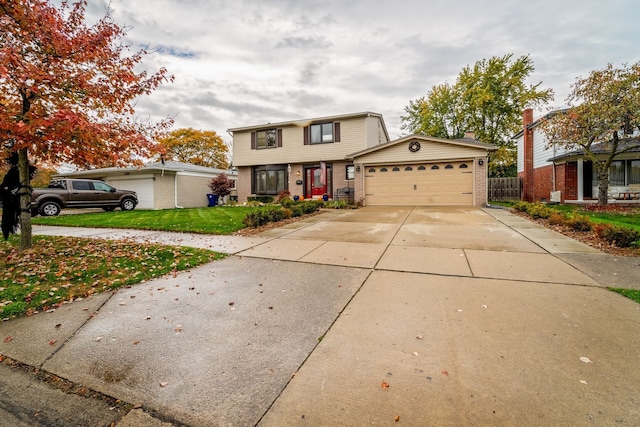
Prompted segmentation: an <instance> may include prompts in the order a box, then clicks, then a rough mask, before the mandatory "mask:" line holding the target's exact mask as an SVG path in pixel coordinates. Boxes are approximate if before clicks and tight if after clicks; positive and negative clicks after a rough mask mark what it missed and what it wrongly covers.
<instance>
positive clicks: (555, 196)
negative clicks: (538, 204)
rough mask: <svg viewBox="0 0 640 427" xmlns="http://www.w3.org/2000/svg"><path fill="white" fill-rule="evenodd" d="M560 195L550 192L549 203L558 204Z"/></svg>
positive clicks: (556, 192) (557, 192)
mask: <svg viewBox="0 0 640 427" xmlns="http://www.w3.org/2000/svg"><path fill="white" fill-rule="evenodd" d="M561 193H562V192H561V191H552V192H551V197H550V199H549V200H551V203H560V200H561V199H562V196H561Z"/></svg>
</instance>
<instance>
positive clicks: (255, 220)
mask: <svg viewBox="0 0 640 427" xmlns="http://www.w3.org/2000/svg"><path fill="white" fill-rule="evenodd" d="M268 222H269V211H265V210H260V211H253V212H249V213H248V214H247V216H245V217H244V219H243V220H242V223H243V224H244V225H246V226H247V227H251V228H257V227H260V226H262V225H265V224H267V223H268Z"/></svg>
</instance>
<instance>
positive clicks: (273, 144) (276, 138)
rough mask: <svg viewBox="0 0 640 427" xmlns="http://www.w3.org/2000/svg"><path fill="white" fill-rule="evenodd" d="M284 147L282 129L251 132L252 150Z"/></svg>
mask: <svg viewBox="0 0 640 427" xmlns="http://www.w3.org/2000/svg"><path fill="white" fill-rule="evenodd" d="M277 147H282V129H265V130H259V131H255V132H251V149H252V150H256V149H257V150H261V149H263V148H277Z"/></svg>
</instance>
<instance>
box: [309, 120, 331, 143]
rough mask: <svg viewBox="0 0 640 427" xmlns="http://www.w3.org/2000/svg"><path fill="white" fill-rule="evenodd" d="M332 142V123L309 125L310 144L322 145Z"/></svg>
mask: <svg viewBox="0 0 640 427" xmlns="http://www.w3.org/2000/svg"><path fill="white" fill-rule="evenodd" d="M325 142H333V123H322V124H320V125H311V143H312V144H322V143H325Z"/></svg>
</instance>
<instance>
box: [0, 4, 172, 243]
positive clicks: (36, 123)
mask: <svg viewBox="0 0 640 427" xmlns="http://www.w3.org/2000/svg"><path fill="white" fill-rule="evenodd" d="M85 8H86V2H85V1H78V2H76V3H73V4H71V5H70V4H68V3H67V2H66V1H65V2H63V3H62V4H61V6H59V7H54V6H52V5H50V4H49V3H48V2H47V1H45V0H0V104H1V105H0V138H1V139H2V143H3V145H4V147H3V148H2V151H3V153H4V154H5V155H8V154H10V152H18V154H19V169H20V185H21V197H20V205H21V209H22V214H21V219H20V225H21V244H20V247H21V248H22V249H25V248H28V247H30V246H31V215H30V212H29V206H30V203H31V188H30V185H29V176H28V175H29V174H28V164H29V158H31V159H35V160H38V161H43V162H45V163H48V164H53V165H55V164H60V163H63V162H66V163H72V164H76V165H79V166H81V167H89V166H117V165H125V164H131V163H137V162H140V159H144V158H150V157H151V156H153V155H154V154H156V153H157V150H158V148H159V146H158V145H157V142H155V141H156V140H157V139H158V138H160V137H162V135H163V134H164V132H165V131H166V129H167V128H168V127H169V126H170V125H171V124H172V123H171V120H170V119H165V120H163V121H160V122H158V123H151V122H149V121H141V120H139V119H137V118H136V117H135V111H134V101H135V99H136V98H138V97H140V96H142V95H148V94H149V93H151V92H152V91H153V90H154V89H156V88H157V87H158V85H160V84H161V83H163V82H166V81H171V80H173V77H172V76H169V75H168V74H167V71H166V70H165V69H160V70H159V71H157V72H155V73H153V74H148V73H147V72H145V71H142V72H137V71H136V68H137V67H138V66H139V64H140V63H141V61H142V58H143V57H144V56H145V55H146V54H147V52H146V51H144V50H140V51H137V52H131V51H130V49H129V47H128V46H127V45H126V44H124V43H123V38H124V37H125V35H126V30H125V29H124V28H122V27H120V26H118V25H117V24H116V23H114V22H113V21H112V18H111V15H110V12H107V13H106V15H105V16H104V17H103V18H102V19H100V20H99V21H98V22H97V23H96V24H94V25H93V26H88V25H87V24H86V21H85Z"/></svg>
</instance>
